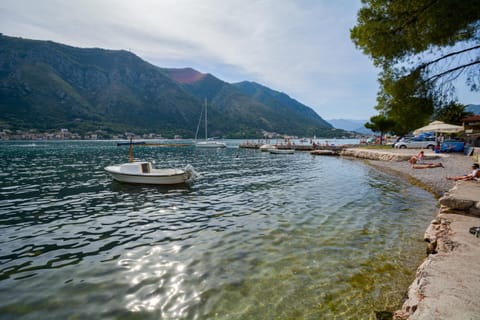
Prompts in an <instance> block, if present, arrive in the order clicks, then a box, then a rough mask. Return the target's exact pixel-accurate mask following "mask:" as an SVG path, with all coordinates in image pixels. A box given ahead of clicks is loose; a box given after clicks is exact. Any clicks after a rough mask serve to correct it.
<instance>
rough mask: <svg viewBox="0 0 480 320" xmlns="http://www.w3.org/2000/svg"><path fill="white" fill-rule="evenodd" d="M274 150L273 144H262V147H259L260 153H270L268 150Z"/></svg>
mask: <svg viewBox="0 0 480 320" xmlns="http://www.w3.org/2000/svg"><path fill="white" fill-rule="evenodd" d="M274 148H275V146H274V145H273V144H269V143H267V144H263V145H261V146H260V151H262V152H267V151H270V149H274ZM275 149H276V148H275Z"/></svg>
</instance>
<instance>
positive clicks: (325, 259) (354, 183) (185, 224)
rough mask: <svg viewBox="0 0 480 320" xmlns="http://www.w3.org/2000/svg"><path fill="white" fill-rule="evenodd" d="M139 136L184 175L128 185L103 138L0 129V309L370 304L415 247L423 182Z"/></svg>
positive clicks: (74, 313)
mask: <svg viewBox="0 0 480 320" xmlns="http://www.w3.org/2000/svg"><path fill="white" fill-rule="evenodd" d="M236 145H238V141H230V142H229V147H228V148H226V149H220V150H199V149H195V148H193V147H183V148H182V147H177V148H172V147H168V148H166V147H155V148H152V147H138V148H135V157H136V158H141V159H146V160H155V161H156V165H157V166H158V167H183V166H185V165H187V164H191V165H193V166H194V167H195V169H196V170H197V171H198V172H199V173H200V174H201V176H200V177H199V178H198V179H197V180H196V181H195V182H194V183H193V184H192V185H190V186H187V187H174V188H164V187H148V186H129V185H122V184H119V183H117V182H113V181H112V179H111V178H110V177H109V176H108V175H107V174H106V173H105V172H104V170H103V167H105V166H107V165H110V164H116V163H122V162H126V161H127V160H128V148H127V147H117V146H116V143H115V142H111V141H106V142H35V143H32V142H2V143H0V151H1V154H0V318H2V319H47V318H48V319H374V318H375V311H382V310H394V309H395V308H398V307H399V306H400V305H401V303H402V299H403V297H404V294H405V293H406V290H407V288H408V285H409V284H410V282H411V281H412V280H413V277H414V272H415V270H416V268H417V266H418V264H419V263H420V261H421V260H422V258H423V256H424V252H425V245H424V243H423V242H422V236H423V233H424V231H425V229H426V226H427V225H428V223H429V221H430V220H431V219H432V217H433V213H434V208H435V206H436V201H435V199H434V198H433V196H432V195H430V194H428V193H426V192H425V191H423V190H421V189H419V188H416V187H413V186H411V185H409V184H407V183H406V182H404V181H401V180H399V179H396V178H393V177H391V176H387V175H384V174H382V173H380V172H378V171H376V170H374V169H372V168H370V167H368V166H366V165H365V164H364V163H363V162H362V161H358V160H349V159H343V158H334V157H318V156H317V157H315V156H311V155H310V154H308V153H299V152H298V153H296V154H294V155H270V154H268V153H262V152H260V151H258V150H247V149H238V148H236Z"/></svg>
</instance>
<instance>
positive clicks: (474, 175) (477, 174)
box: [447, 163, 480, 181]
mask: <svg viewBox="0 0 480 320" xmlns="http://www.w3.org/2000/svg"><path fill="white" fill-rule="evenodd" d="M479 178H480V169H479V165H478V163H474V164H473V165H472V172H470V173H469V174H465V175H463V176H453V177H447V180H453V181H463V180H473V179H479Z"/></svg>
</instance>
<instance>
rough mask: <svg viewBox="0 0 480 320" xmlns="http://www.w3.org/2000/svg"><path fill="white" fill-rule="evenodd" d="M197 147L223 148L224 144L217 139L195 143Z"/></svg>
mask: <svg viewBox="0 0 480 320" xmlns="http://www.w3.org/2000/svg"><path fill="white" fill-rule="evenodd" d="M195 146H196V147H197V148H225V147H226V145H225V143H223V142H217V141H202V142H197V143H195Z"/></svg>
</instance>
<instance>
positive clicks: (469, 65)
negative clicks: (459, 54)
mask: <svg viewBox="0 0 480 320" xmlns="http://www.w3.org/2000/svg"><path fill="white" fill-rule="evenodd" d="M476 64H480V59H479V60H476V61H473V62H470V63H467V64H464V65H461V66H457V67H455V68H452V69H448V70H446V71H444V72H441V73H438V74H436V75H434V76H431V77H430V78H428V79H427V80H426V81H427V82H429V81H437V80H438V79H439V78H441V77H443V76H445V75H447V74H449V73H452V72H455V71H458V70H461V69H466V68H468V67H471V66H474V65H476Z"/></svg>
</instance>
